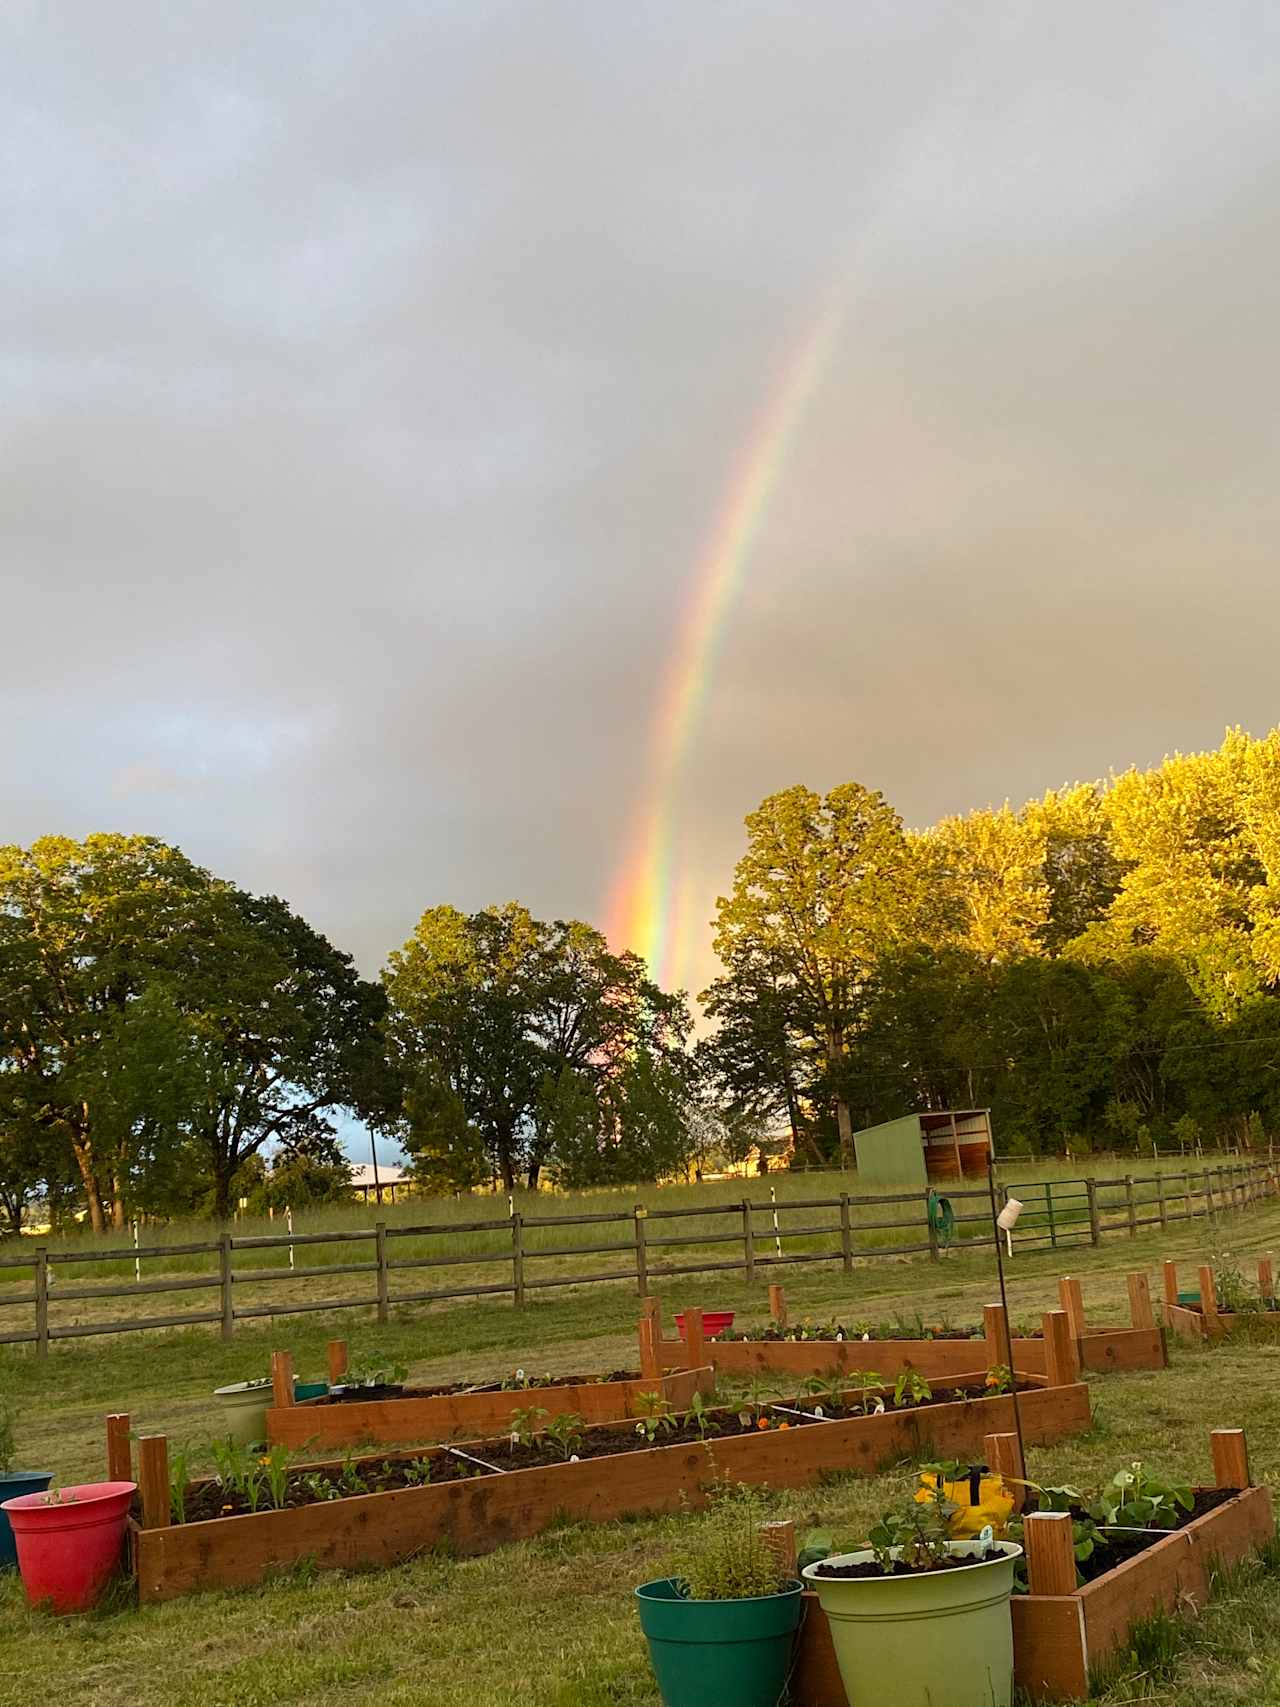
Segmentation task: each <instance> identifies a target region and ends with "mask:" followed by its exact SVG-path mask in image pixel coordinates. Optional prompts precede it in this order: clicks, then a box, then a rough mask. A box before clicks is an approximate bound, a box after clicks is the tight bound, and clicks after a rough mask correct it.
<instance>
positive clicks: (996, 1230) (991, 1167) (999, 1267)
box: [987, 1149, 1027, 1476]
mask: <svg viewBox="0 0 1280 1707" xmlns="http://www.w3.org/2000/svg"><path fill="white" fill-rule="evenodd" d="M987 1195H988V1197H989V1198H990V1199H991V1233H992V1237H993V1238H994V1239H995V1242H996V1273H997V1274H998V1275H999V1276H1000V1313H1001V1315H1002V1316H1003V1317H1004V1343H1005V1345H1006V1346H1007V1347H1008V1348H1009V1395H1010V1397H1011V1398H1012V1400H1013V1432H1014V1433H1015V1434H1016V1435H1017V1437H1018V1461H1019V1462H1020V1463H1021V1465H1022V1474H1023V1476H1025V1475H1026V1473H1027V1454H1026V1450H1025V1448H1024V1447H1023V1444H1022V1412H1021V1410H1020V1409H1019V1408H1018V1374H1017V1371H1016V1370H1015V1369H1014V1366H1013V1329H1012V1328H1011V1327H1010V1326H1009V1298H1008V1294H1007V1293H1006V1292H1005V1289H1004V1250H1003V1248H1002V1247H1001V1244H1000V1241H1001V1239H1002V1238H1003V1237H1004V1234H1003V1232H1002V1231H1001V1228H1000V1218H999V1217H1000V1212H999V1210H998V1209H997V1208H996V1165H995V1158H994V1156H992V1154H991V1151H990V1150H989V1149H988V1151H987Z"/></svg>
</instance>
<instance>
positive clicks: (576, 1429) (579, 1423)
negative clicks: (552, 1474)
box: [542, 1411, 587, 1464]
mask: <svg viewBox="0 0 1280 1707" xmlns="http://www.w3.org/2000/svg"><path fill="white" fill-rule="evenodd" d="M586 1426H587V1425H586V1423H585V1421H584V1420H583V1418H582V1417H580V1416H579V1415H578V1413H577V1412H576V1411H562V1412H561V1413H560V1415H559V1416H556V1417H552V1419H551V1421H550V1422H549V1423H548V1424H547V1426H546V1428H545V1429H543V1431H542V1432H543V1433H544V1434H545V1435H546V1437H547V1439H548V1440H553V1441H555V1443H556V1446H557V1448H558V1449H559V1452H560V1456H561V1458H563V1459H564V1461H565V1463H566V1464H567V1463H568V1462H569V1459H570V1458H571V1457H572V1456H573V1455H574V1454H575V1453H576V1452H577V1450H578V1448H579V1447H580V1446H581V1445H582V1431H583V1429H584V1428H585V1427H586Z"/></svg>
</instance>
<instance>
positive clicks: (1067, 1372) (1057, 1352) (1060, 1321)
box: [1041, 1310, 1080, 1387]
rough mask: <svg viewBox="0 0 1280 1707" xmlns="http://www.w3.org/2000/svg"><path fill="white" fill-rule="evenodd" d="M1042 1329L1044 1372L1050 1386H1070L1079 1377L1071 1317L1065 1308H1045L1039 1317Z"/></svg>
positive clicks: (1078, 1364)
mask: <svg viewBox="0 0 1280 1707" xmlns="http://www.w3.org/2000/svg"><path fill="white" fill-rule="evenodd" d="M1041 1326H1042V1328H1043V1330H1044V1372H1045V1375H1046V1377H1047V1378H1048V1384H1049V1386H1050V1387H1070V1386H1073V1385H1074V1384H1075V1382H1077V1381H1078V1380H1079V1379H1080V1361H1079V1356H1078V1351H1077V1343H1076V1339H1075V1336H1074V1335H1073V1334H1072V1332H1071V1318H1070V1316H1068V1315H1067V1312H1066V1311H1065V1310H1046V1311H1045V1313H1044V1315H1043V1316H1042V1317H1041Z"/></svg>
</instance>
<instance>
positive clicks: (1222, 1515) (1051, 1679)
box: [791, 1429, 1275, 1707]
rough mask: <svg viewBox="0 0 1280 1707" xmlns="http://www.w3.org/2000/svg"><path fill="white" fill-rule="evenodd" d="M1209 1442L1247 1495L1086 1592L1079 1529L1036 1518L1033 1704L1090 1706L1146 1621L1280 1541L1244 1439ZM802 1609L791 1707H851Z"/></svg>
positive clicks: (1221, 1478)
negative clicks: (1105, 1670) (1102, 1677)
mask: <svg viewBox="0 0 1280 1707" xmlns="http://www.w3.org/2000/svg"><path fill="white" fill-rule="evenodd" d="M1210 1439H1211V1441H1212V1443H1213V1457H1214V1474H1215V1486H1216V1487H1219V1488H1224V1487H1237V1486H1241V1485H1242V1484H1245V1485H1244V1487H1243V1491H1242V1492H1241V1493H1239V1494H1237V1495H1236V1497H1235V1498H1234V1499H1231V1500H1228V1501H1226V1502H1225V1503H1224V1504H1223V1505H1220V1506H1218V1507H1217V1508H1216V1509H1215V1510H1213V1511H1210V1512H1206V1513H1205V1515H1204V1516H1203V1517H1199V1518H1196V1519H1195V1521H1194V1522H1192V1523H1189V1524H1188V1525H1187V1526H1186V1527H1185V1528H1184V1529H1178V1530H1175V1531H1174V1532H1173V1533H1172V1534H1170V1535H1168V1536H1166V1537H1165V1539H1164V1540H1162V1541H1157V1542H1156V1543H1155V1545H1154V1546H1152V1547H1149V1548H1148V1549H1147V1550H1146V1552H1144V1553H1139V1554H1137V1555H1136V1557H1134V1558H1132V1559H1127V1560H1126V1561H1125V1562H1124V1563H1123V1564H1121V1565H1118V1566H1117V1567H1116V1568H1115V1570H1113V1571H1108V1572H1107V1573H1106V1575H1105V1576H1101V1577H1097V1578H1095V1580H1094V1581H1093V1582H1091V1583H1086V1584H1085V1586H1084V1587H1083V1588H1076V1587H1075V1556H1074V1553H1073V1551H1072V1546H1071V1519H1070V1518H1069V1517H1067V1516H1066V1515H1065V1514H1056V1513H1049V1514H1046V1515H1045V1516H1043V1517H1041V1516H1032V1517H1028V1519H1027V1523H1026V1544H1027V1574H1028V1580H1029V1582H1030V1585H1031V1593H1030V1594H1025V1595H1015V1596H1014V1598H1013V1600H1012V1601H1011V1603H1010V1607H1011V1615H1012V1618H1013V1670H1014V1679H1015V1681H1016V1683H1017V1684H1018V1686H1019V1687H1020V1688H1021V1689H1024V1690H1025V1691H1026V1692H1027V1694H1028V1695H1029V1696H1030V1698H1031V1699H1032V1700H1033V1701H1075V1700H1078V1699H1081V1698H1083V1697H1085V1696H1087V1695H1088V1693H1089V1674H1090V1672H1091V1671H1096V1670H1097V1669H1098V1668H1100V1667H1105V1666H1106V1664H1107V1663H1108V1661H1110V1660H1112V1659H1114V1658H1115V1657H1116V1655H1118V1654H1119V1653H1121V1652H1122V1651H1123V1650H1124V1648H1125V1645H1126V1643H1127V1641H1128V1636H1129V1631H1130V1629H1131V1628H1132V1627H1133V1625H1134V1624H1135V1623H1136V1622H1137V1620H1138V1619H1140V1618H1145V1617H1147V1616H1148V1615H1149V1614H1150V1613H1152V1612H1156V1611H1161V1610H1163V1611H1166V1612H1179V1611H1186V1610H1190V1609H1192V1608H1194V1607H1200V1606H1203V1605H1204V1603H1205V1601H1206V1600H1207V1599H1208V1598H1209V1589H1210V1579H1211V1575H1212V1573H1213V1571H1214V1569H1215V1568H1216V1567H1219V1566H1222V1565H1233V1564H1236V1563H1238V1562H1239V1561H1240V1560H1241V1559H1244V1558H1246V1557H1247V1556H1248V1555H1249V1554H1250V1553H1252V1552H1254V1551H1255V1550H1256V1549H1257V1548H1258V1547H1260V1546H1262V1544H1263V1543H1264V1542H1265V1541H1267V1540H1269V1539H1270V1537H1271V1536H1272V1535H1274V1533H1275V1515H1274V1512H1273V1510H1272V1504H1271V1493H1270V1490H1269V1489H1267V1488H1254V1487H1249V1486H1247V1483H1248V1481H1249V1467H1248V1458H1247V1455H1246V1452H1245V1447H1244V1434H1243V1432H1242V1431H1241V1430H1239V1429H1219V1430H1215V1431H1214V1433H1213V1434H1212V1435H1211V1436H1210ZM1010 1444H1012V1441H1011V1439H1010ZM1000 1455H1001V1448H1000V1447H999V1446H998V1445H997V1443H996V1442H994V1441H988V1443H987V1456H988V1459H989V1460H990V1461H992V1462H995V1461H996V1460H997V1458H998V1457H999V1456H1000ZM804 1601H805V1612H804V1622H803V1624H802V1625H801V1629H800V1635H799V1637H798V1638H797V1650H796V1663H795V1671H794V1673H793V1677H792V1693H791V1702H792V1707H849V1702H848V1697H847V1696H846V1694H845V1691H844V1685H843V1684H842V1683H841V1681H840V1671H839V1668H838V1666H837V1665H836V1657H835V1649H834V1648H833V1646H832V1643H831V1631H830V1627H829V1626H828V1624H827V1619H826V1616H825V1614H824V1613H823V1611H822V1608H821V1607H820V1606H819V1605H818V1597H817V1595H816V1594H813V1593H811V1592H809V1591H806V1593H805V1595H804Z"/></svg>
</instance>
